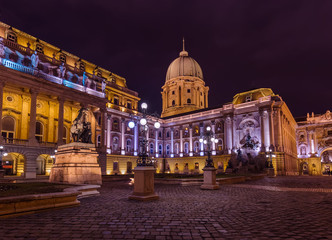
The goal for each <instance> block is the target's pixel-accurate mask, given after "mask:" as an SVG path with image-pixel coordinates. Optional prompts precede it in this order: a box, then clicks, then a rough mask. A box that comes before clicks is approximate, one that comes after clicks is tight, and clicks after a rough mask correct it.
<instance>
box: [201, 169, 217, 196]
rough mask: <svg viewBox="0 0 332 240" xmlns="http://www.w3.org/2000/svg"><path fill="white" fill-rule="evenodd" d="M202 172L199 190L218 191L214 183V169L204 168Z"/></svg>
mask: <svg viewBox="0 0 332 240" xmlns="http://www.w3.org/2000/svg"><path fill="white" fill-rule="evenodd" d="M203 171H204V174H203V175H204V183H203V185H202V186H201V189H204V190H216V189H219V185H218V184H217V183H216V171H217V169H216V168H214V167H205V168H203Z"/></svg>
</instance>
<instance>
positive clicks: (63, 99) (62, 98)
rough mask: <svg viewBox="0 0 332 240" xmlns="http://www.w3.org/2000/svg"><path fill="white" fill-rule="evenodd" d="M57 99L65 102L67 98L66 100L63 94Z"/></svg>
mask: <svg viewBox="0 0 332 240" xmlns="http://www.w3.org/2000/svg"><path fill="white" fill-rule="evenodd" d="M57 99H58V101H59V102H61V103H64V102H65V100H66V99H65V98H64V97H62V96H61V97H60V96H59V97H57Z"/></svg>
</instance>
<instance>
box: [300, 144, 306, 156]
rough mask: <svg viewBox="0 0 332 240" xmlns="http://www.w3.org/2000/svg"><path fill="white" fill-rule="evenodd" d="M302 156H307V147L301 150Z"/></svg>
mask: <svg viewBox="0 0 332 240" xmlns="http://www.w3.org/2000/svg"><path fill="white" fill-rule="evenodd" d="M300 154H301V155H306V154H307V151H306V148H305V146H302V147H301V149H300Z"/></svg>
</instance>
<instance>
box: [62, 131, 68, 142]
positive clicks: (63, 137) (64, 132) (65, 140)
mask: <svg viewBox="0 0 332 240" xmlns="http://www.w3.org/2000/svg"><path fill="white" fill-rule="evenodd" d="M62 141H63V142H64V143H67V128H66V127H63V133H62Z"/></svg>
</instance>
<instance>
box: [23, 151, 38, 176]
mask: <svg viewBox="0 0 332 240" xmlns="http://www.w3.org/2000/svg"><path fill="white" fill-rule="evenodd" d="M24 156H25V162H24V178H36V168H37V164H36V163H37V161H36V160H37V157H38V153H36V152H35V151H34V150H33V149H31V150H30V151H28V152H26V153H25V154H24Z"/></svg>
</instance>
